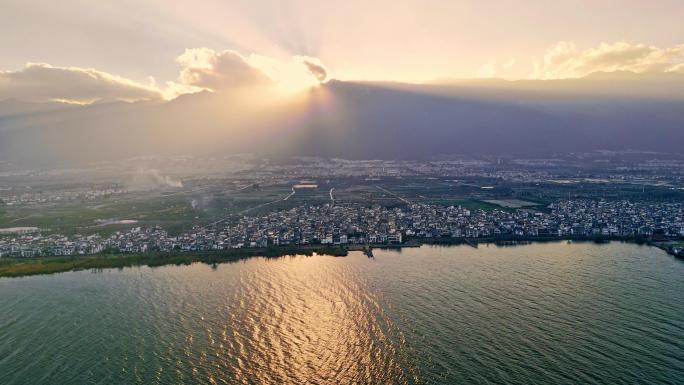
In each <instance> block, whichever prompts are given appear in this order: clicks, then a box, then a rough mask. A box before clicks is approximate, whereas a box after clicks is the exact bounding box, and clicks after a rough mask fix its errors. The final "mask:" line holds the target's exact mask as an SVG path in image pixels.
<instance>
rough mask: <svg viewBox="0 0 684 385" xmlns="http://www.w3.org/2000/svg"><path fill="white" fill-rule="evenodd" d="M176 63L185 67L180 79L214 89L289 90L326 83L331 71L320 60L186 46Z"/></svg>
mask: <svg viewBox="0 0 684 385" xmlns="http://www.w3.org/2000/svg"><path fill="white" fill-rule="evenodd" d="M176 62H177V63H178V64H180V65H181V66H182V69H181V73H180V76H179V78H178V81H179V83H180V84H182V85H185V86H190V87H201V88H203V89H209V90H213V91H218V90H226V89H231V88H235V87H245V86H254V85H268V84H270V85H280V86H283V87H284V88H288V89H297V88H303V87H310V86H314V85H317V84H320V83H323V82H324V81H325V80H326V79H328V77H329V71H328V69H327V68H326V67H325V65H323V63H322V62H321V60H320V59H318V58H315V57H309V56H292V57H290V58H286V59H277V58H273V57H270V56H265V55H259V54H250V55H249V56H243V55H242V54H240V53H238V52H236V51H230V50H226V51H215V50H213V49H210V48H191V49H186V50H185V52H184V53H183V54H182V55H180V56H179V57H178V58H177V59H176Z"/></svg>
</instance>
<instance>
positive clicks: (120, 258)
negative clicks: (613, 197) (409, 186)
mask: <svg viewBox="0 0 684 385" xmlns="http://www.w3.org/2000/svg"><path fill="white" fill-rule="evenodd" d="M562 241H570V242H593V243H598V244H604V243H609V242H614V241H617V242H626V243H633V244H637V245H647V246H652V247H656V248H658V249H660V250H663V251H665V252H666V253H667V254H668V255H672V256H674V257H675V258H677V259H682V258H684V257H683V256H681V255H676V254H674V253H672V252H671V250H670V249H669V248H667V247H666V246H665V245H664V244H663V243H664V242H659V241H653V240H650V239H644V238H640V237H634V236H630V237H603V236H601V237H518V238H515V237H483V238H410V239H408V240H407V242H405V243H401V244H375V245H362V244H351V245H335V246H322V245H298V246H273V247H267V248H249V249H230V250H220V251H218V250H217V251H198V252H171V253H159V252H156V253H146V254H94V255H75V256H54V257H36V258H0V278H2V277H24V276H31V275H45V274H54V273H63V272H68V271H81V270H93V269H95V270H100V269H111V268H118V269H122V268H124V267H133V266H148V267H159V266H166V265H176V266H180V265H190V264H192V263H196V262H201V263H205V264H207V265H217V264H220V263H232V262H237V261H240V260H244V259H248V258H253V257H263V258H281V257H286V256H293V255H306V256H313V255H329V256H334V257H344V256H347V255H348V254H349V252H350V251H361V252H363V253H364V255H366V256H367V257H369V258H372V257H373V249H380V250H391V249H403V248H411V247H421V246H423V245H432V246H459V245H467V246H470V247H474V248H477V247H478V246H479V245H480V244H487V245H488V244H494V245H497V246H500V247H505V246H511V247H512V246H521V245H527V244H533V243H549V242H562Z"/></svg>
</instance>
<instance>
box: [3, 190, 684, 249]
mask: <svg viewBox="0 0 684 385" xmlns="http://www.w3.org/2000/svg"><path fill="white" fill-rule="evenodd" d="M635 236H643V237H647V238H653V237H661V238H680V237H684V204H683V203H665V202H630V201H604V200H564V201H559V202H557V203H553V204H551V205H549V206H548V207H547V208H545V209H544V210H542V211H538V210H529V209H518V210H487V211H485V210H469V209H466V208H463V207H461V206H439V205H428V204H410V205H406V206H401V207H394V208H388V207H384V206H380V205H374V206H364V205H360V204H348V205H339V204H338V205H332V204H325V205H317V206H311V205H303V206H299V207H295V208H292V209H289V210H280V211H273V212H270V213H267V214H264V215H260V216H244V217H241V218H237V219H235V220H233V221H231V222H225V223H223V224H221V225H218V224H216V225H213V226H211V227H201V226H196V227H194V228H193V229H192V230H190V231H187V232H184V233H182V234H180V235H170V234H169V233H167V232H166V231H165V230H164V229H162V228H161V227H158V226H156V227H149V228H141V227H135V228H133V229H130V230H127V231H117V232H115V233H113V234H112V235H110V236H107V237H103V236H100V235H97V234H94V235H75V236H73V237H66V236H64V235H59V234H42V233H41V232H31V233H22V234H11V235H8V234H5V235H2V234H0V256H14V257H32V256H39V255H79V254H83V255H85V254H96V253H103V252H112V253H145V252H151V251H161V252H172V251H178V252H184V251H185V252H190V251H209V250H228V249H238V248H265V247H271V246H285V245H290V246H301V245H346V244H401V243H403V242H405V241H406V240H407V239H416V238H417V239H421V238H423V239H434V238H440V239H458V238H462V239H472V238H489V239H534V238H539V237H544V238H548V237H559V238H569V237H576V238H581V237H635Z"/></svg>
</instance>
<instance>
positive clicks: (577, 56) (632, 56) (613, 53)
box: [531, 41, 684, 79]
mask: <svg viewBox="0 0 684 385" xmlns="http://www.w3.org/2000/svg"><path fill="white" fill-rule="evenodd" d="M683 63H684V44H680V45H677V46H674V47H670V48H658V47H655V46H650V45H645V44H629V43H625V42H617V43H612V44H608V43H601V44H600V45H599V46H598V47H595V48H589V49H586V50H583V51H582V50H579V49H578V48H577V47H576V46H575V44H574V43H572V42H565V41H560V42H558V43H556V45H554V46H553V47H552V48H550V49H549V50H548V51H547V52H546V55H545V56H544V58H543V59H542V60H541V61H535V62H534V71H533V73H532V74H531V77H532V78H535V79H563V78H576V77H582V76H586V75H588V74H590V73H593V72H599V71H605V72H613V71H632V72H639V73H640V72H671V71H678V72H681V71H682V70H683V68H684V67H682V64H683Z"/></svg>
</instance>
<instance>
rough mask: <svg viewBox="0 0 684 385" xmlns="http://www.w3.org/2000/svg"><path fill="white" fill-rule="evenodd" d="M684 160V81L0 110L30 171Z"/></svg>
mask: <svg viewBox="0 0 684 385" xmlns="http://www.w3.org/2000/svg"><path fill="white" fill-rule="evenodd" d="M599 149H608V150H642V151H659V152H675V153H682V152H684V75H681V74H632V73H597V74H593V75H590V76H588V77H586V78H582V79H571V80H547V81H539V80H525V81H505V80H496V79H484V80H444V81H440V82H436V83H432V84H421V85H412V84H401V83H378V82H367V83H358V82H341V81H330V82H328V83H326V84H324V85H322V86H320V87H318V88H315V89H312V90H309V91H306V92H302V93H301V94H299V95H296V96H292V97H290V98H276V97H272V96H271V95H270V94H269V93H268V91H267V90H252V91H249V92H246V91H240V92H221V93H210V92H203V93H199V94H192V95H184V96H181V97H179V98H176V99H174V100H171V101H168V102H139V103H123V102H121V103H108V104H92V105H85V106H79V105H71V104H64V103H24V102H20V101H16V100H5V101H0V158H3V159H9V160H22V161H31V162H36V163H42V162H55V161H61V160H67V161H81V160H98V159H112V158H116V157H122V156H135V155H150V154H193V153H209V154H213V153H217V154H220V153H235V152H254V153H257V154H263V155H264V156H287V155H316V156H324V157H340V158H348V159H378V158H382V159H426V158H432V157H435V156H439V155H444V154H466V155H480V154H487V155H516V156H540V155H548V154H553V153H567V152H585V151H593V150H599Z"/></svg>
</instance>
